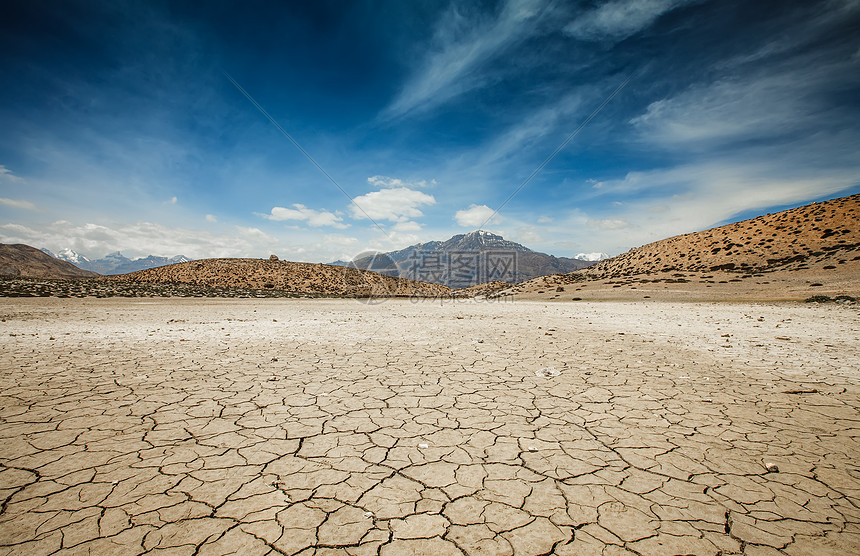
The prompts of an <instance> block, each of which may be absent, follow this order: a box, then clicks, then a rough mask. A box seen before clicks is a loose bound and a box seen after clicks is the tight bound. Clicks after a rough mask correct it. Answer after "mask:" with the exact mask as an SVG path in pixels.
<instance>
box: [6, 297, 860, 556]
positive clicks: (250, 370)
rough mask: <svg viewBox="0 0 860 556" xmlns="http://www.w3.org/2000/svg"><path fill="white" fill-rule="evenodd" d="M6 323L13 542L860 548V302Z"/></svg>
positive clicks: (108, 307) (302, 303)
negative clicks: (848, 303)
mask: <svg viewBox="0 0 860 556" xmlns="http://www.w3.org/2000/svg"><path fill="white" fill-rule="evenodd" d="M564 295H565V296H568V295H573V292H566V293H565V294H564ZM0 316H2V322H0V554H21V555H39V554H55V553H60V554H143V553H152V554H189V555H191V554H200V555H205V554H328V553H332V554H334V553H342V554H383V555H389V554H433V555H444V554H516V555H519V554H529V555H536V554H550V553H554V554H642V555H654V554H656V555H659V554H713V555H716V554H721V555H727V554H749V555H756V556H763V555H771V554H790V555H795V554H813V553H814V554H816V555H817V556H824V555H826V554H836V555H839V556H844V555H846V554H856V553H858V552H860V468H858V462H860V412H858V409H860V350H858V349H857V346H858V345H860V320H858V308H857V306H851V305H840V304H833V303H829V304H821V305H818V304H808V303H767V304H762V303H731V302H724V303H701V302H687V303H682V302H668V301H660V302H657V301H641V300H640V301H638V302H622V301H619V302H600V303H594V302H589V301H587V300H583V301H578V302H567V303H561V302H558V301H556V302H554V303H548V302H535V301H532V302H529V301H514V302H511V301H496V302H488V301H481V300H460V301H454V300H447V301H445V302H440V301H438V300H437V301H435V302H431V301H424V302H420V303H419V302H410V301H408V300H390V301H387V302H385V303H379V304H368V303H361V302H359V301H356V300H334V299H316V300H298V299H292V300H284V299H235V300H234V299H230V300H228V299H163V298H152V299H116V298H114V299H95V298H85V299H74V298H71V299H58V298H27V299H10V298H5V299H0Z"/></svg>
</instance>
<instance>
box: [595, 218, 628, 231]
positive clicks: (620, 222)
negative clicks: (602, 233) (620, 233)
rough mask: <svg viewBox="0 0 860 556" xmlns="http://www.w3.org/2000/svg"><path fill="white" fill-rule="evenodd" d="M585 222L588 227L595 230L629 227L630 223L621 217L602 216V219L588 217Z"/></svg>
mask: <svg viewBox="0 0 860 556" xmlns="http://www.w3.org/2000/svg"><path fill="white" fill-rule="evenodd" d="M585 223H586V224H587V225H588V226H589V227H591V228H595V229H597V230H621V229H624V228H629V227H630V223H629V222H628V221H626V220H624V219H623V218H604V219H602V220H599V219H598V220H595V219H590V220H587V221H586V222H585Z"/></svg>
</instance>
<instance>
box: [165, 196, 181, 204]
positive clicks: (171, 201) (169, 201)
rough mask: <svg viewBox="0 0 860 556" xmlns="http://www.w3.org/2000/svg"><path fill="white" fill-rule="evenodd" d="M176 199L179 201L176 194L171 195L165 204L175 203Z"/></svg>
mask: <svg viewBox="0 0 860 556" xmlns="http://www.w3.org/2000/svg"><path fill="white" fill-rule="evenodd" d="M177 201H179V199H177V198H176V196H173V197H171V198H170V199H169V200H168V201H167V204H168V205H175V204H176V202H177Z"/></svg>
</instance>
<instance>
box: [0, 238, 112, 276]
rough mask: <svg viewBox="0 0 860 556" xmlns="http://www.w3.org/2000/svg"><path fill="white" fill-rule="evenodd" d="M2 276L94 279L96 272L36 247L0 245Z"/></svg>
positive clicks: (19, 244)
mask: <svg viewBox="0 0 860 556" xmlns="http://www.w3.org/2000/svg"><path fill="white" fill-rule="evenodd" d="M0 275H2V276H14V277H19V278H66V279H68V278H92V277H95V276H98V274H96V273H95V272H90V271H88V270H83V269H80V268H78V267H76V266H75V265H73V264H72V263H69V262H66V261H61V260H59V259H56V258H54V257H52V256H50V255H48V254H46V253H44V252H42V251H40V250H39V249H36V248H35V247H30V246H29V245H24V244H23V243H18V244H14V245H9V244H5V243H0Z"/></svg>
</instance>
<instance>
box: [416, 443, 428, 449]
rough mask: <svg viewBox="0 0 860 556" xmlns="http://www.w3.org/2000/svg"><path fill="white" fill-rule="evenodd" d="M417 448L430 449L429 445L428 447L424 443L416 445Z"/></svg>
mask: <svg viewBox="0 0 860 556" xmlns="http://www.w3.org/2000/svg"><path fill="white" fill-rule="evenodd" d="M418 447H419V448H429V447H430V445H429V444H425V443H424V442H422V443H420V444H419V445H418Z"/></svg>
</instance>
